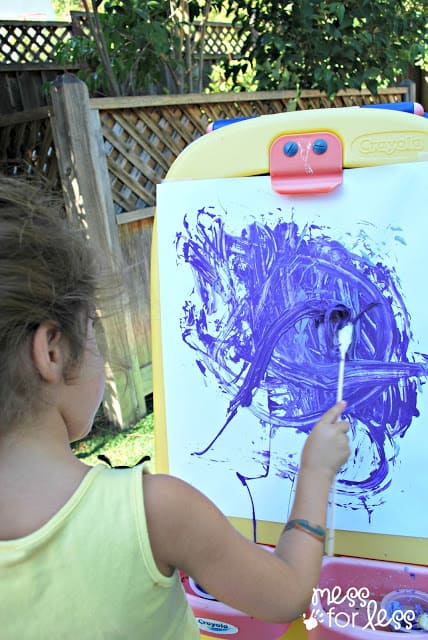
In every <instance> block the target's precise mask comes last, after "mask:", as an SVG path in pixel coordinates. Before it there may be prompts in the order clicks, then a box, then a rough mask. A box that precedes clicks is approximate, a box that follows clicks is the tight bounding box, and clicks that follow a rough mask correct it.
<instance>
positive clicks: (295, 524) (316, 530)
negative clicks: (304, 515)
mask: <svg viewBox="0 0 428 640" xmlns="http://www.w3.org/2000/svg"><path fill="white" fill-rule="evenodd" d="M290 529H297V530H298V531H303V533H307V534H308V535H310V536H312V537H313V538H315V539H316V540H319V541H320V542H324V540H325V529H324V527H321V526H320V525H319V524H315V525H313V524H309V522H308V521H307V520H301V519H300V518H296V519H295V520H289V521H288V522H287V524H286V525H285V527H284V531H289V530H290Z"/></svg>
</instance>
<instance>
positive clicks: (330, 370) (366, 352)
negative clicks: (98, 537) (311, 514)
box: [176, 209, 428, 517]
mask: <svg viewBox="0 0 428 640" xmlns="http://www.w3.org/2000/svg"><path fill="white" fill-rule="evenodd" d="M315 229H317V230H319V229H320V228H319V227H315V225H314V226H312V227H311V226H309V227H306V228H304V229H303V230H301V231H300V230H299V228H298V226H297V224H296V223H294V222H289V223H286V222H282V221H281V222H278V223H277V224H276V226H271V225H268V224H261V223H257V222H253V223H251V224H249V225H248V226H246V227H245V228H244V229H242V232H241V233H240V235H231V234H229V233H228V232H227V231H226V230H225V225H224V216H223V217H221V216H218V215H216V214H215V213H214V212H212V211H208V210H206V209H200V210H199V211H198V214H197V217H196V223H195V225H194V227H191V225H190V224H189V221H188V219H187V218H186V219H185V220H184V231H183V232H182V233H179V234H177V238H176V250H177V255H178V258H179V260H180V261H181V262H183V261H184V262H185V263H188V264H189V265H190V267H191V269H192V272H193V276H194V282H195V285H194V290H193V292H192V295H191V296H190V298H189V299H188V300H186V301H185V303H184V304H183V315H182V318H181V332H182V339H183V341H184V342H185V343H186V344H187V345H188V346H189V347H190V348H191V349H193V350H194V351H195V353H196V362H197V366H198V368H199V370H200V372H201V375H203V376H204V377H208V376H212V377H213V378H214V379H215V380H216V383H217V386H218V387H219V389H220V390H221V391H222V392H224V393H226V394H228V395H229V397H230V398H231V400H230V403H229V407H228V410H227V415H226V419H225V422H224V424H223V425H221V427H219V429H218V432H217V434H216V436H215V437H214V438H213V439H212V440H211V441H210V442H207V444H206V446H205V447H204V448H203V450H201V451H198V452H195V455H199V456H203V455H205V454H206V453H207V452H208V451H209V449H210V448H211V447H212V446H213V445H214V443H215V442H216V440H217V439H218V438H219V437H221V435H222V434H223V433H224V431H225V429H226V428H228V427H229V426H230V424H231V422H232V420H233V418H234V416H235V415H236V413H237V411H238V410H239V408H241V407H248V408H249V409H250V410H251V411H252V412H253V414H254V415H255V416H256V417H257V418H258V419H259V420H260V421H261V423H263V424H267V425H270V435H269V438H270V440H271V439H272V438H273V437H274V434H275V432H276V430H277V429H278V428H294V429H296V430H298V431H299V432H302V433H309V432H310V430H311V428H312V427H313V425H314V423H315V422H316V421H317V419H318V418H319V417H320V416H321V414H322V413H323V412H324V411H325V410H326V409H327V408H328V407H330V406H331V405H332V404H334V402H335V393H336V385H337V363H338V353H337V344H336V336H337V330H338V328H340V326H341V323H342V324H343V323H344V322H347V321H349V320H350V321H354V322H355V326H354V335H353V342H352V344H351V346H350V348H349V350H348V354H347V364H346V376H345V383H344V397H345V398H346V400H347V402H348V406H347V410H346V418H347V419H348V420H349V421H350V423H351V427H352V432H353V436H354V441H355V443H356V444H355V451H354V460H353V464H354V465H355V467H357V466H358V464H359V463H358V460H359V461H360V462H361V459H362V458H364V457H366V456H370V459H371V465H370V469H369V471H368V473H366V476H365V477H358V478H354V477H352V474H348V477H340V478H339V481H338V496H342V504H343V505H344V506H347V507H349V508H352V509H355V508H361V507H363V508H365V509H366V510H367V512H368V513H369V515H370V512H371V509H372V508H371V507H370V506H369V504H368V496H370V495H371V496H374V495H376V494H381V493H382V492H383V491H384V490H385V489H386V488H387V487H388V486H389V484H390V482H391V468H392V467H393V466H394V464H395V462H396V453H395V454H394V455H393V456H392V457H391V455H388V456H387V455H386V453H385V451H386V447H387V445H390V446H391V445H392V446H393V445H394V441H395V439H396V438H397V437H400V438H402V437H403V436H404V435H405V433H406V431H407V430H408V428H409V427H410V425H411V423H412V419H413V417H414V416H418V415H419V412H418V409H417V390H418V386H419V385H420V384H423V383H424V380H425V378H426V376H427V372H428V356H427V355H426V354H417V356H416V354H408V353H407V352H408V347H409V341H410V339H411V337H412V336H411V330H410V319H409V314H408V312H407V310H406V307H405V304H404V300H403V296H402V294H401V293H400V290H399V280H398V277H397V275H396V273H395V272H394V270H393V269H388V268H387V267H386V266H384V265H383V264H381V263H380V262H379V261H375V260H373V259H372V255H370V252H368V256H366V257H361V256H359V255H357V254H355V253H352V252H350V251H348V250H347V249H346V248H345V247H344V246H342V245H341V244H340V243H339V242H337V241H335V240H333V239H331V237H329V236H328V235H325V234H324V233H319V232H318V233H317V234H316V236H315V234H313V231H314V230H315ZM372 253H373V252H372ZM395 449H397V448H395ZM269 460H270V452H269V456H268V460H267V464H266V466H264V469H263V472H262V473H261V474H260V476H258V477H259V478H262V477H266V476H267V474H268V473H269ZM348 466H349V465H348ZM295 473H296V465H295V461H293V460H289V461H287V460H286V459H284V467H283V468H282V469H281V470H280V472H279V475H281V476H282V477H290V478H291V477H294V475H295ZM342 475H343V474H342ZM237 476H238V478H239V479H240V481H241V482H242V483H243V484H244V486H246V488H247V489H248V491H249V493H250V490H249V488H248V484H247V482H248V481H249V480H255V479H256V478H247V477H245V476H243V475H242V474H241V473H240V472H239V471H237ZM355 497H357V498H358V500H357V502H355V500H354V498H355ZM250 498H251V493H250ZM251 501H252V499H251ZM252 505H253V502H252ZM252 508H254V506H253V507H252ZM254 517H255V514H254Z"/></svg>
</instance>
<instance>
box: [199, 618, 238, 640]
mask: <svg viewBox="0 0 428 640" xmlns="http://www.w3.org/2000/svg"><path fill="white" fill-rule="evenodd" d="M196 622H197V623H198V627H199V629H200V630H201V631H209V632H210V633H216V634H217V635H220V636H232V635H233V636H234V635H235V634H236V633H238V631H239V629H238V627H235V626H234V625H233V624H229V623H228V622H222V621H220V620H213V619H212V618H196Z"/></svg>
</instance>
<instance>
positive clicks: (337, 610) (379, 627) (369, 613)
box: [307, 557, 428, 640]
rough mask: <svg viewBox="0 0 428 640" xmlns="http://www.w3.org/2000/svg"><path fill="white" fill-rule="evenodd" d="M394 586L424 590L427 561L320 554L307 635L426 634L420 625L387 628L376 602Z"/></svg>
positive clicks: (355, 639) (350, 639) (314, 639)
mask: <svg viewBox="0 0 428 640" xmlns="http://www.w3.org/2000/svg"><path fill="white" fill-rule="evenodd" d="M395 589H414V590H418V591H423V592H426V593H427V594H428V567H423V566H420V565H409V564H402V563H399V562H385V561H382V560H367V559H365V558H348V557H331V558H330V557H326V558H324V562H323V567H322V571H321V579H320V582H319V591H317V592H316V593H315V595H314V599H313V602H312V605H311V616H310V618H311V622H310V623H309V624H308V623H307V624H308V626H307V633H308V637H309V640H404V639H405V640H422V639H423V638H425V639H426V638H427V637H428V633H427V632H426V631H422V630H420V631H416V630H414V631H411V630H409V631H408V632H407V633H405V634H404V635H403V631H393V630H391V627H390V624H389V622H388V612H387V611H385V610H384V609H382V607H381V602H382V600H383V597H384V596H385V594H387V593H389V592H391V591H394V590H395ZM370 601H371V604H369V603H370ZM410 626H411V625H409V627H410ZM403 628H405V625H404V624H403Z"/></svg>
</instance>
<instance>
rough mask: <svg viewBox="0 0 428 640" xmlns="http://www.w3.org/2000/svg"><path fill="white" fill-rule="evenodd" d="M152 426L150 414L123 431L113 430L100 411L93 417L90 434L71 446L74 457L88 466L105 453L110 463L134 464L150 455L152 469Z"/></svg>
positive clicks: (152, 417) (152, 419)
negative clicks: (93, 421)
mask: <svg viewBox="0 0 428 640" xmlns="http://www.w3.org/2000/svg"><path fill="white" fill-rule="evenodd" d="M153 428H154V416H153V413H149V414H148V415H147V416H145V417H144V418H142V419H141V420H140V421H139V422H137V424H136V425H135V426H134V427H132V428H131V429H127V430H126V431H118V430H117V429H112V428H111V427H109V426H108V425H107V424H106V422H105V420H104V419H103V417H102V414H100V415H98V416H97V417H96V419H95V423H94V427H93V429H92V431H91V433H90V434H89V435H88V436H87V437H86V438H84V439H83V440H80V441H79V442H76V443H74V444H73V445H72V447H73V450H74V452H75V454H76V456H77V457H78V458H80V459H81V460H82V462H85V463H86V464H89V465H96V464H98V463H99V459H98V456H99V455H100V454H103V455H105V456H107V457H108V459H109V460H110V462H111V464H112V466H120V465H123V466H133V465H134V464H135V463H137V462H138V461H139V460H140V459H141V458H142V457H143V456H150V458H151V460H152V464H151V465H150V466H151V468H152V470H154V433H153Z"/></svg>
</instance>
